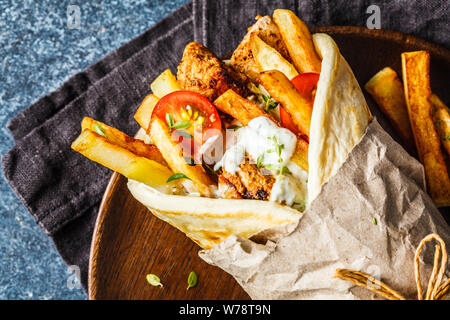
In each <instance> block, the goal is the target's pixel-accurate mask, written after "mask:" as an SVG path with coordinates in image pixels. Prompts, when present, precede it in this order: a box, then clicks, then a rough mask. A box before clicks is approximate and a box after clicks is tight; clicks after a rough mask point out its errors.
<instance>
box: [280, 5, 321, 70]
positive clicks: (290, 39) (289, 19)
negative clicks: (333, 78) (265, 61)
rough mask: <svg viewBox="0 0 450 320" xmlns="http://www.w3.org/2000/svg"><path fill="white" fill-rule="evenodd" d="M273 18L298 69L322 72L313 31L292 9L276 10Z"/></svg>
mask: <svg viewBox="0 0 450 320" xmlns="http://www.w3.org/2000/svg"><path fill="white" fill-rule="evenodd" d="M273 20H274V21H275V23H276V25H277V26H278V28H279V29H280V33H281V36H282V38H283V40H284V43H285V44H286V47H287V49H288V51H289V55H290V56H291V59H292V62H293V63H294V66H295V67H296V69H297V70H298V71H299V72H300V73H305V72H315V73H320V70H321V66H322V62H321V59H320V58H319V55H318V54H317V52H316V50H315V47H314V43H313V41H312V37H311V33H310V32H309V29H308V27H307V26H306V24H305V23H304V22H303V21H302V20H300V19H299V18H298V17H297V16H296V15H295V14H294V13H293V12H292V11H290V10H285V9H277V10H275V11H274V13H273Z"/></svg>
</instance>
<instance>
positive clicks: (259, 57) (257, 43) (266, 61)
mask: <svg viewBox="0 0 450 320" xmlns="http://www.w3.org/2000/svg"><path fill="white" fill-rule="evenodd" d="M250 43H251V47H252V53H253V58H254V59H255V62H256V65H257V66H258V69H259V72H263V71H269V70H278V71H280V72H282V73H284V75H285V76H286V77H288V78H289V80H292V79H293V78H295V77H296V76H298V71H297V70H296V69H295V67H294V66H293V65H292V64H291V63H290V62H289V61H287V60H286V59H285V58H283V56H282V55H281V54H280V53H279V52H278V51H277V50H275V49H274V48H272V47H271V46H269V45H268V44H267V43H265V42H264V41H262V40H261V38H260V37H258V36H257V35H256V34H253V35H252V36H251V37H250Z"/></svg>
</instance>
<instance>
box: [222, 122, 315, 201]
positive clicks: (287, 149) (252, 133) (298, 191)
mask: <svg viewBox="0 0 450 320" xmlns="http://www.w3.org/2000/svg"><path fill="white" fill-rule="evenodd" d="M238 133H239V136H238V141H237V143H236V144H235V145H233V146H232V147H231V148H229V149H228V150H227V151H226V152H225V154H224V156H223V158H222V159H221V160H220V161H219V162H218V163H217V164H216V165H215V167H214V170H218V169H219V168H221V167H223V169H224V170H225V171H227V172H230V173H233V174H234V173H236V171H238V170H239V166H240V165H241V164H242V163H243V162H244V160H245V153H248V154H249V155H250V156H251V158H252V159H253V160H255V161H256V159H258V158H260V157H261V158H260V159H262V161H261V164H262V165H263V166H271V165H272V166H276V167H279V166H280V163H279V159H280V157H279V156H278V154H277V152H270V151H271V150H274V148H275V145H274V143H273V142H272V140H270V139H272V138H274V137H275V138H276V141H277V142H278V144H279V145H282V146H283V147H282V148H281V159H282V162H281V166H286V167H287V168H288V169H289V171H290V173H285V174H283V175H278V176H277V179H276V182H275V184H274V186H273V188H272V191H271V196H270V201H276V202H279V203H283V204H286V205H289V206H294V207H297V208H299V209H300V210H303V209H304V206H305V203H306V196H307V194H306V190H307V187H306V184H307V179H308V174H307V173H306V172H305V171H304V170H302V169H301V168H300V167H298V166H297V165H296V164H295V163H293V162H292V161H290V159H291V157H292V155H293V153H294V151H295V147H296V144H297V137H296V136H295V135H294V134H293V133H292V132H291V131H289V130H288V129H285V128H280V127H278V126H277V125H276V124H275V123H274V122H273V121H271V120H270V119H268V118H267V117H263V116H262V117H258V118H255V119H253V120H251V121H250V122H249V123H248V126H247V127H244V128H241V129H239V130H238Z"/></svg>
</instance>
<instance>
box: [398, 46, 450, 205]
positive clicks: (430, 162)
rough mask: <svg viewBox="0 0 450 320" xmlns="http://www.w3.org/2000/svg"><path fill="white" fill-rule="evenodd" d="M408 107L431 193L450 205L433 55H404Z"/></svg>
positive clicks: (422, 53) (424, 53) (420, 52)
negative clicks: (436, 106) (438, 124)
mask: <svg viewBox="0 0 450 320" xmlns="http://www.w3.org/2000/svg"><path fill="white" fill-rule="evenodd" d="M402 69H403V81H404V88H405V97H406V105H407V107H408V112H409V117H410V122H411V128H412V130H413V134H414V140H415V142H416V146H417V151H418V153H419V158H420V160H421V162H422V163H423V165H424V167H425V175H426V178H427V184H428V192H429V193H430V195H431V198H432V199H433V200H434V202H435V203H436V205H437V206H447V205H450V178H449V175H448V171H447V166H446V164H445V161H444V157H443V154H442V151H441V143H440V139H439V136H438V134H437V132H436V129H435V128H434V123H433V119H432V111H433V106H432V104H431V102H430V101H429V100H428V99H429V98H430V96H431V89H430V75H429V72H430V55H429V53H428V52H426V51H415V52H405V53H402Z"/></svg>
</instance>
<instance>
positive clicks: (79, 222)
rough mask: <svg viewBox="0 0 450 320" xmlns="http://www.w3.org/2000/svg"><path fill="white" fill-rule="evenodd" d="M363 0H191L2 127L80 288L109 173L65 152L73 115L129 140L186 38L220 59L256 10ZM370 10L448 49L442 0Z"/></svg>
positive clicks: (326, 11) (10, 172)
mask: <svg viewBox="0 0 450 320" xmlns="http://www.w3.org/2000/svg"><path fill="white" fill-rule="evenodd" d="M427 3H428V5H426V4H427ZM429 3H433V4H429ZM369 4H371V3H370V1H360V2H349V1H343V0H339V1H331V0H330V1H325V0H322V1H288V0H280V1H269V0H263V1H255V0H252V1H245V0H240V1H221V0H211V1H208V0H194V1H193V4H191V3H189V4H187V5H185V6H184V7H182V8H181V9H179V10H178V11H176V12H175V13H173V14H172V15H170V16H169V17H167V18H166V19H164V20H163V21H161V22H160V23H158V24H157V25H156V26H154V27H153V28H151V29H149V30H147V31H146V32H144V33H143V34H142V35H141V36H139V37H138V38H136V39H134V40H132V41H131V42H129V43H127V44H125V45H124V46H122V47H121V48H119V49H117V50H116V51H114V52H112V53H111V54H109V55H108V56H106V57H105V58H103V59H102V60H101V61H99V62H98V63H95V64H94V65H92V66H91V67H89V68H88V69H86V70H85V71H83V72H81V73H79V74H77V75H75V76H74V77H72V78H71V79H69V80H68V81H67V82H66V83H65V84H63V86H62V87H61V88H59V89H58V90H56V91H55V92H52V93H50V94H49V95H47V96H45V97H44V98H42V99H40V100H39V101H37V102H36V103H35V104H33V105H32V106H30V107H29V108H28V109H26V110H25V111H23V112H22V113H20V114H19V115H18V116H17V117H16V118H14V119H13V120H12V121H11V122H10V123H9V124H8V128H9V129H10V130H11V132H12V135H13V137H14V139H15V141H16V145H15V146H14V147H13V149H12V150H11V151H10V152H9V153H8V154H6V155H5V156H4V157H3V159H2V165H3V171H4V174H5V177H6V179H7V180H8V182H9V183H10V185H11V187H12V188H13V190H14V191H15V193H16V194H17V196H18V197H19V198H20V199H21V200H22V202H23V203H24V204H25V206H26V207H27V209H28V210H29V211H30V213H31V214H32V215H33V216H34V218H35V219H36V221H37V222H38V223H39V225H40V226H41V227H42V228H43V230H44V231H45V232H46V233H48V234H49V235H50V236H51V237H52V239H53V240H54V243H55V245H56V247H57V249H58V251H59V252H60V254H61V256H62V257H63V258H64V260H65V261H66V262H67V263H68V264H70V265H78V266H79V267H80V268H81V278H82V279H81V280H82V284H83V286H84V287H85V288H86V284H87V271H88V260H89V248H90V242H91V237H92V231H93V227H94V223H95V219H96V216H97V210H98V206H99V202H100V200H101V197H102V195H103V192H104V190H105V187H106V184H107V181H108V178H109V176H110V175H111V172H110V171H109V170H107V169H105V168H103V167H102V166H100V165H97V164H95V163H93V162H91V161H89V160H88V159H86V158H84V157H83V156H81V155H79V154H77V153H76V152H73V151H72V150H71V149H70V144H71V142H72V141H73V140H74V139H75V138H76V136H77V135H78V134H79V132H80V121H81V119H82V118H83V116H90V117H93V118H95V119H98V120H100V121H104V122H106V123H108V124H110V125H112V126H114V127H116V128H118V129H120V130H123V131H124V132H126V133H128V134H130V135H133V134H134V133H135V132H136V130H137V128H138V127H137V124H136V123H135V121H134V120H133V114H134V113H135V111H136V109H137V107H138V105H139V103H140V102H141V100H142V99H143V97H144V96H145V95H146V94H147V93H148V92H149V87H148V85H149V83H150V82H151V81H152V80H153V79H154V78H155V77H156V76H157V75H158V74H159V73H160V72H161V71H162V70H163V69H165V68H167V67H170V68H172V69H174V68H175V66H176V65H177V63H178V61H179V59H180V58H181V55H182V52H183V49H184V46H185V45H186V44H187V43H188V42H189V41H192V40H194V39H195V40H196V41H199V42H203V43H204V44H206V45H207V46H209V47H210V48H211V49H212V50H213V51H215V52H216V53H217V54H218V55H223V54H226V53H229V52H231V51H232V50H233V49H234V48H235V46H236V45H237V44H238V43H239V41H240V40H241V39H242V37H243V35H244V34H245V30H246V28H247V27H248V26H250V25H251V24H252V22H253V18H254V17H255V16H256V15H257V14H261V15H264V14H270V13H271V12H272V10H273V9H275V8H290V9H293V10H294V11H295V12H296V13H297V14H299V15H300V16H301V17H302V19H304V20H305V21H306V22H308V23H309V24H310V25H345V24H347V25H365V23H366V19H367V16H368V15H367V14H366V13H365V10H366V8H367V6H368V5H369ZM377 4H378V5H379V6H380V7H381V10H382V12H381V19H382V20H381V21H382V28H386V29H394V30H398V31H403V32H408V33H413V34H416V35H419V36H422V37H424V38H428V39H429V40H432V41H435V42H438V43H441V44H444V45H445V46H447V47H450V32H449V31H450V30H449V20H448V18H447V17H446V16H445V13H446V12H448V6H449V5H448V3H447V2H446V1H434V2H431V1H424V0H423V1H422V0H418V1H401V2H400V3H398V2H397V4H394V3H393V2H392V4H391V2H379V3H377ZM424 9H426V10H424ZM192 13H193V15H192Z"/></svg>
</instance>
